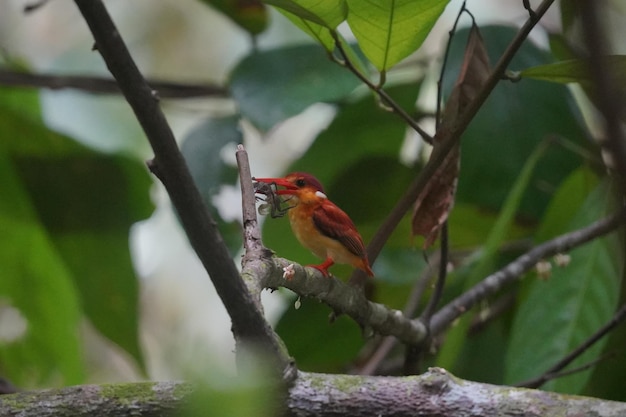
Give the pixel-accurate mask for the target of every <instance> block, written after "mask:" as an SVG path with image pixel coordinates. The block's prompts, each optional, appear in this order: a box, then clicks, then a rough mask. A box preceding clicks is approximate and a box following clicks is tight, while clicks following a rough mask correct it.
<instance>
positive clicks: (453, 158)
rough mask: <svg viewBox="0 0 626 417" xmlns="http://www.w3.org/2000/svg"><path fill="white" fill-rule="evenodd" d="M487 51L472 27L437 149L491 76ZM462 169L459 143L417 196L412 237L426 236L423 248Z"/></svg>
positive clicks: (448, 207)
mask: <svg viewBox="0 0 626 417" xmlns="http://www.w3.org/2000/svg"><path fill="white" fill-rule="evenodd" d="M489 73H490V65H489V57H488V55H487V50H486V49H485V45H484V42H483V39H482V37H481V36H480V32H479V30H478V27H477V26H475V25H474V26H473V27H472V29H471V31H470V33H469V38H468V41H467V46H466V47H465V56H464V57H463V65H462V66H461V71H460V73H459V76H458V78H457V80H456V83H455V85H454V88H453V89H452V92H451V93H450V97H449V98H448V101H447V103H446V107H445V110H444V112H443V117H442V120H441V124H440V125H439V127H438V128H437V133H436V134H435V137H434V143H433V146H434V147H435V148H436V147H437V146H438V145H439V144H440V143H442V142H443V141H444V140H445V139H446V137H447V136H448V135H450V132H451V128H452V126H453V125H454V123H455V121H456V120H457V118H458V117H459V116H460V115H461V113H462V112H463V110H464V109H465V107H466V106H467V104H468V103H469V102H471V100H472V99H473V98H474V97H475V96H476V94H477V92H478V91H479V90H480V89H481V88H482V86H483V85H484V83H485V81H486V80H487V78H488V77H489ZM459 170H460V143H457V144H456V145H455V146H454V147H453V148H452V150H451V151H450V152H449V153H448V155H447V156H446V158H445V159H444V160H443V162H442V163H441V165H440V166H439V167H438V168H437V170H436V171H435V173H434V174H433V176H432V177H431V178H430V180H429V181H428V183H427V184H426V186H425V187H424V189H423V190H422V191H421V192H420V194H419V195H418V197H417V199H416V201H415V206H414V209H413V217H412V220H411V224H412V232H413V236H415V235H420V236H424V237H425V238H426V240H425V241H424V246H423V247H424V249H427V248H428V247H430V246H431V245H432V244H433V243H434V242H435V240H436V239H437V236H438V235H439V230H440V229H441V226H442V225H443V223H444V222H445V221H446V220H447V219H448V215H449V213H450V211H451V210H452V206H453V204H454V194H455V192H456V186H457V182H458V177H459Z"/></svg>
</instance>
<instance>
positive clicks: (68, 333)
mask: <svg viewBox="0 0 626 417" xmlns="http://www.w3.org/2000/svg"><path fill="white" fill-rule="evenodd" d="M0 114H1V113H0ZM0 126H2V123H1V122H0ZM0 194H1V195H2V198H0V235H2V239H0V268H1V270H2V279H0V305H2V307H4V308H9V307H10V308H14V309H16V315H17V316H21V317H22V318H23V320H24V324H25V329H23V330H24V331H25V333H24V334H23V335H20V334H19V333H20V330H19V328H18V330H14V332H15V333H14V335H13V336H12V337H11V338H7V334H6V332H7V328H10V327H11V326H20V323H19V321H18V322H15V321H14V322H13V323H5V324H3V327H5V326H6V327H5V328H3V339H2V340H0V369H2V374H3V376H4V377H6V378H9V379H10V380H11V381H13V382H14V383H15V384H17V385H18V386H23V387H33V386H38V385H49V384H52V383H62V384H78V383H81V382H83V380H84V377H85V375H84V362H83V358H82V355H81V350H80V342H79V340H78V325H79V322H80V316H81V315H80V308H79V295H78V294H77V291H76V289H75V287H74V285H73V282H72V277H71V273H70V271H69V270H68V269H67V267H66V266H65V264H64V263H63V260H62V258H61V256H60V254H59V253H58V251H57V249H56V248H55V245H54V243H53V242H52V240H51V239H50V236H49V235H48V232H47V231H46V229H45V228H44V227H43V225H42V224H41V222H40V221H39V219H38V218H37V214H36V212H35V208H34V207H33V205H32V203H31V201H30V199H29V196H28V194H27V193H26V191H25V189H24V186H23V184H22V183H21V181H20V179H19V177H18V175H17V173H16V171H15V169H14V167H13V164H12V163H11V161H10V159H9V155H8V153H7V150H6V148H5V147H4V146H1V145H0ZM4 312H5V313H6V310H5V311H4Z"/></svg>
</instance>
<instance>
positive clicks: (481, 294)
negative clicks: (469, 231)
mask: <svg viewBox="0 0 626 417" xmlns="http://www.w3.org/2000/svg"><path fill="white" fill-rule="evenodd" d="M624 221H626V209H622V210H621V211H620V212H619V213H617V214H615V215H613V216H611V217H608V218H606V219H602V220H599V221H597V222H595V223H593V224H591V225H589V226H587V227H585V228H583V229H579V230H575V231H573V232H570V233H566V234H564V235H561V236H558V237H556V238H554V239H552V240H549V241H547V242H545V243H542V244H541V245H539V246H536V247H535V248H534V249H532V250H530V251H528V252H526V253H525V254H523V255H522V256H520V257H519V258H517V259H516V260H514V261H513V262H511V263H510V264H508V265H507V266H505V267H504V268H502V269H501V270H499V271H497V272H495V273H493V274H491V275H489V276H488V277H486V278H485V279H483V280H482V281H481V282H479V283H478V284H477V285H476V286H474V287H473V288H471V289H470V290H469V291H467V292H466V293H464V294H461V295H460V296H459V297H457V298H455V299H454V300H452V301H451V302H450V303H448V304H447V305H446V306H444V307H443V308H441V310H439V311H438V312H437V313H436V314H435V315H434V316H433V318H432V320H431V328H430V331H431V332H432V334H433V335H436V334H439V333H441V332H442V331H443V330H445V328H446V327H448V326H449V325H450V324H451V323H452V322H453V321H454V320H456V319H457V318H458V317H459V316H460V315H461V314H463V313H464V312H466V311H467V310H469V309H470V308H472V307H473V306H474V305H476V303H478V302H479V301H482V300H484V299H486V298H487V297H489V296H491V295H493V294H495V293H496V292H498V291H499V290H500V289H501V288H502V287H504V286H505V285H507V284H510V283H512V282H514V281H515V280H518V279H520V278H521V276H522V274H524V273H525V272H526V271H528V270H530V269H531V268H533V267H534V266H535V264H537V262H539V261H540V260H542V259H545V258H548V257H550V256H554V255H556V254H557V253H565V252H567V251H569V250H571V249H572V248H575V247H577V246H580V245H582V244H584V243H587V242H589V241H590V240H593V239H595V238H597V237H599V236H602V235H605V234H607V233H609V232H611V231H613V230H615V229H616V228H617V227H618V226H619V225H620V224H622V223H623V222H624Z"/></svg>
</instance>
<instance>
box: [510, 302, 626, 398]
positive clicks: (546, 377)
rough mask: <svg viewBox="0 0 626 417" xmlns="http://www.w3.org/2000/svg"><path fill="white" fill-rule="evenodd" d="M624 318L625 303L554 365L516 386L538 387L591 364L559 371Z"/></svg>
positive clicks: (625, 311)
mask: <svg viewBox="0 0 626 417" xmlns="http://www.w3.org/2000/svg"><path fill="white" fill-rule="evenodd" d="M624 319H626V304H624V305H623V306H622V307H621V308H620V309H619V310H618V311H617V312H616V313H615V314H614V315H613V317H612V318H611V320H610V321H609V322H608V323H606V324H605V325H604V326H602V327H601V328H599V329H598V330H597V331H596V332H595V333H594V334H592V335H591V336H590V337H589V338H588V339H587V340H585V341H584V342H582V343H581V344H580V345H579V346H578V347H577V348H576V349H574V350H573V351H571V352H570V353H569V354H568V355H567V356H565V357H564V358H563V359H561V360H560V361H558V362H557V363H556V364H555V365H554V366H552V367H551V368H550V369H548V370H547V371H546V372H545V373H544V374H543V375H540V376H539V377H537V378H533V379H531V380H528V381H524V382H520V383H518V384H515V386H517V387H526V388H539V387H540V386H542V385H543V384H545V383H546V382H548V381H550V380H552V379H555V378H558V377H561V376H565V375H569V374H571V373H573V372H579V371H582V370H584V369H586V367H588V366H591V365H589V364H586V365H584V366H583V367H579V368H577V369H573V370H571V371H568V372H561V371H562V370H563V369H564V368H565V367H566V366H567V365H569V364H570V363H572V362H573V361H574V360H575V359H576V358H578V357H579V356H580V355H582V354H583V353H585V351H586V350H587V349H589V348H590V347H591V346H593V345H594V344H595V343H596V342H598V341H599V340H600V339H602V338H603V337H604V336H606V335H607V334H609V332H611V331H612V330H613V329H614V328H616V327H617V326H618V325H619V324H620V323H621V322H622V321H624Z"/></svg>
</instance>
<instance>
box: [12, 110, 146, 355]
mask: <svg viewBox="0 0 626 417" xmlns="http://www.w3.org/2000/svg"><path fill="white" fill-rule="evenodd" d="M27 112H28V110H27V109H24V111H21V110H20V109H17V108H15V107H9V108H6V109H5V111H3V112H0V130H1V131H2V134H3V136H4V137H5V140H4V141H3V143H2V145H3V152H5V154H6V155H7V157H8V158H10V160H11V165H12V166H13V167H14V172H15V175H16V176H18V178H19V181H20V186H21V187H22V188H23V189H22V193H24V195H26V196H27V197H26V198H27V199H28V202H29V204H30V205H31V206H32V209H33V210H34V211H35V212H36V216H35V217H33V219H31V223H32V227H36V228H40V229H41V233H43V234H45V235H46V236H47V237H48V239H49V241H50V243H51V244H52V245H53V248H54V252H55V254H56V256H57V257H58V259H57V262H60V263H62V264H63V266H64V268H65V269H66V273H67V274H68V275H67V277H68V278H70V279H72V280H73V281H74V285H75V287H76V288H77V289H78V290H79V292H80V305H81V307H82V309H83V310H84V312H85V313H86V315H87V316H88V317H89V319H90V320H91V322H92V323H93V324H94V325H95V327H96V328H97V329H98V330H99V331H100V332H102V334H103V335H104V336H106V337H107V338H109V339H110V340H111V341H113V342H114V343H117V344H118V345H120V346H121V347H122V348H123V349H125V350H126V351H127V352H128V353H130V354H131V355H132V356H133V357H134V358H135V359H136V360H137V361H138V364H139V365H140V366H143V359H142V354H141V350H140V348H139V342H138V330H137V327H138V285H137V279H136V277H135V274H134V269H133V266H132V262H131V259H130V254H129V241H128V233H129V230H130V227H131V225H132V224H133V223H135V222H136V221H138V220H141V219H144V218H146V217H147V216H148V215H149V214H150V213H151V211H152V205H151V203H150V200H149V193H148V192H149V187H150V186H151V184H152V182H151V180H150V178H149V176H148V174H147V170H146V168H145V167H144V166H143V164H142V163H140V162H139V161H134V160H131V159H129V158H126V157H121V156H110V155H100V154H97V153H95V152H93V151H91V150H88V149H86V148H84V147H82V146H80V145H78V144H77V143H75V142H74V141H72V140H71V139H68V138H66V137H64V136H61V135H58V134H56V133H54V132H51V131H50V130H48V129H46V128H45V127H44V126H43V125H42V124H41V122H39V121H36V120H34V119H33V118H32V117H30V116H25V114H27ZM24 250H26V249H25V248H24ZM34 259H36V257H35V258H34ZM46 278H48V277H46V276H43V277H41V279H42V280H45V279H46ZM50 279H55V278H50ZM42 285H43V284H42ZM38 288H41V287H33V291H38V290H39V289H38Z"/></svg>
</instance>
